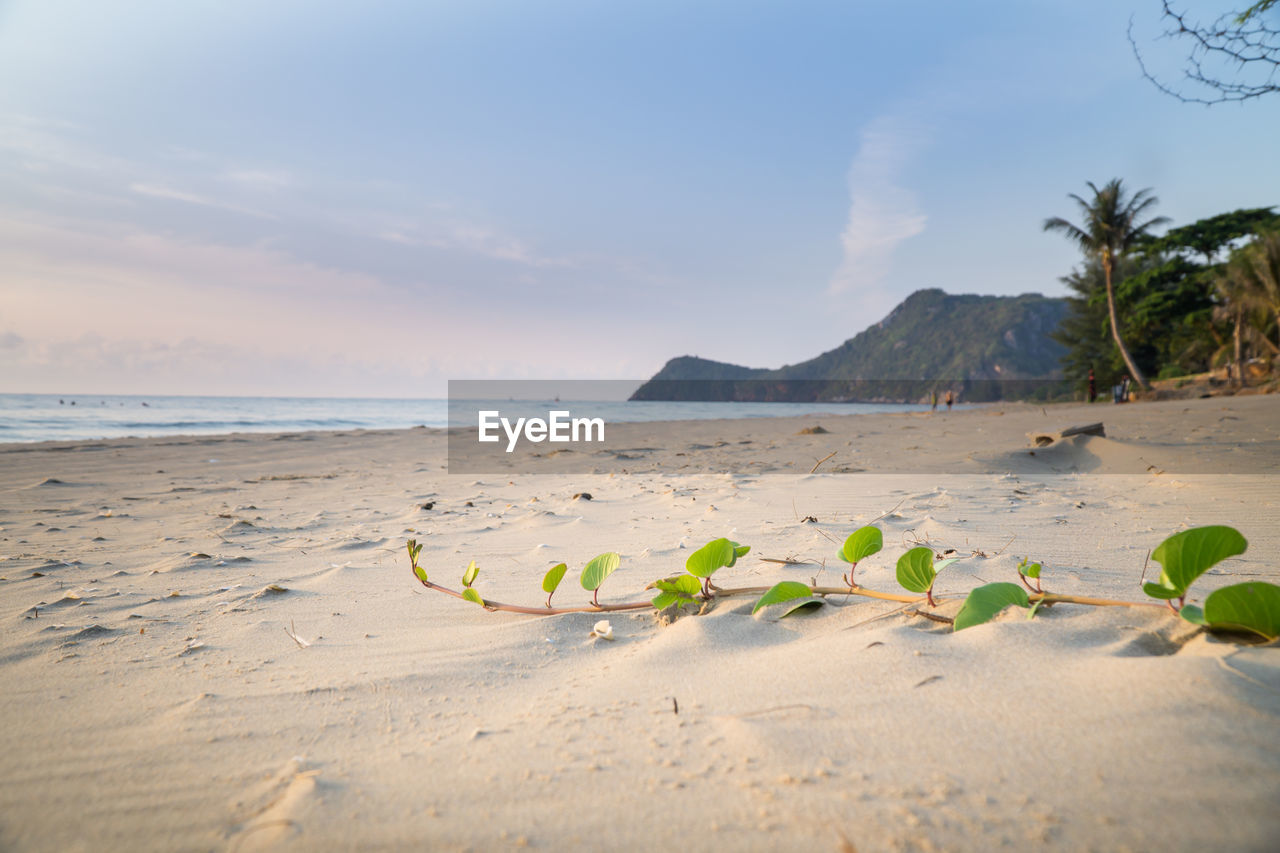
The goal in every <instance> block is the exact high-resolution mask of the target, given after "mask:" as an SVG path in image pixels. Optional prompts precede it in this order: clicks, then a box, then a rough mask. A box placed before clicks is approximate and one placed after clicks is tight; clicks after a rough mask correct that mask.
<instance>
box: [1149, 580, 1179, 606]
mask: <svg viewBox="0 0 1280 853" xmlns="http://www.w3.org/2000/svg"><path fill="white" fill-rule="evenodd" d="M1142 591H1143V592H1145V593H1146V594H1147V595H1149V596H1151V597H1152V598H1161V599H1164V600H1165V601H1169V600H1170V599H1173V598H1177V597H1178V596H1180V595H1181V594H1182V593H1180V592H1178V591H1177V590H1176V589H1169V587H1167V586H1161V585H1160V584H1158V583H1152V582H1151V581H1147V582H1146V583H1144V584H1143V585H1142Z"/></svg>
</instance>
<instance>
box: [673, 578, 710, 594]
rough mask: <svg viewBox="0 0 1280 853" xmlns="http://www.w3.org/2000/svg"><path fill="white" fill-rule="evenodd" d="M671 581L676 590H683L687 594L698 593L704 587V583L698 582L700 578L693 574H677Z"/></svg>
mask: <svg viewBox="0 0 1280 853" xmlns="http://www.w3.org/2000/svg"><path fill="white" fill-rule="evenodd" d="M671 583H672V585H673V586H674V587H675V591H676V592H682V593H684V594H685V595H697V594H698V591H699V590H701V589H702V584H700V583H698V579H697V578H696V577H694V576H693V575H677V576H676V577H675V578H674V579H673V580H672V582H671Z"/></svg>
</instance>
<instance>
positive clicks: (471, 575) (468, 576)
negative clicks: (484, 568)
mask: <svg viewBox="0 0 1280 853" xmlns="http://www.w3.org/2000/svg"><path fill="white" fill-rule="evenodd" d="M479 574H480V569H479V568H478V567H477V566H476V561H475V560H472V561H471V562H470V563H468V564H467V570H466V571H465V572H463V573H462V585H463V586H471V585H472V584H473V583H475V582H476V576H477V575H479Z"/></svg>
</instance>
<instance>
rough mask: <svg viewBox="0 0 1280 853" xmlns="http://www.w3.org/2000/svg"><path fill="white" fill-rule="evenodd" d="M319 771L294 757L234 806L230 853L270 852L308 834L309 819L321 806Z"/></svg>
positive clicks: (229, 838) (229, 839)
mask: <svg viewBox="0 0 1280 853" xmlns="http://www.w3.org/2000/svg"><path fill="white" fill-rule="evenodd" d="M319 776H320V771H319V770H308V769H306V768H305V767H304V763H303V761H302V759H300V758H293V759H291V760H290V761H289V762H287V763H286V764H285V766H284V767H282V768H281V769H280V770H279V771H278V772H277V773H276V774H275V775H273V776H271V777H269V778H268V779H265V780H264V781H262V782H261V783H259V784H258V785H256V786H254V787H253V788H251V789H249V790H248V791H247V792H245V795H244V796H243V797H242V798H241V799H239V800H237V801H236V802H235V803H233V804H232V810H233V812H235V813H236V818H235V821H236V823H235V825H234V826H233V827H232V829H231V830H230V832H229V833H228V838H227V840H228V845H227V849H228V850H231V851H237V853H240V851H250V850H271V849H274V848H275V847H276V846H277V845H279V844H281V843H282V842H284V841H286V840H288V839H291V838H296V837H298V836H300V835H302V834H303V833H304V832H305V831H306V820H307V818H308V817H309V816H310V814H311V813H312V812H313V811H314V810H315V809H317V808H319V807H320V805H321V802H320V800H321V797H320V793H319V792H320V787H321V782H320V780H319Z"/></svg>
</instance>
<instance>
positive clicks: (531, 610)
mask: <svg viewBox="0 0 1280 853" xmlns="http://www.w3.org/2000/svg"><path fill="white" fill-rule="evenodd" d="M415 577H416V576H415ZM418 582H419V583H421V584H422V585H423V586H425V587H426V588H427V589H434V590H436V591H438V592H443V593H444V594H445V595H452V596H453V597H454V598H462V593H460V592H457V591H455V590H452V589H449V588H448V587H447V586H441V585H440V584H438V583H432V582H431V581H426V582H423V581H422V580H421V579H418ZM464 600H465V599H464ZM484 607H485V609H486V610H503V611H506V612H507V613H527V614H528V615H530V616H557V615H559V614H561V613H615V612H617V611H621V610H645V609H652V608H653V605H652V604H651V603H650V602H648V601H632V602H629V603H627V604H589V605H585V606H583V607H525V606H523V605H520V604H506V603H504V602H501V601H490V600H489V599H487V598H486V599H485V600H484Z"/></svg>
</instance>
